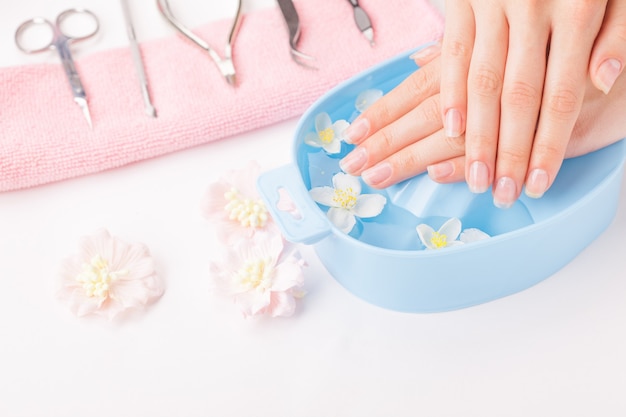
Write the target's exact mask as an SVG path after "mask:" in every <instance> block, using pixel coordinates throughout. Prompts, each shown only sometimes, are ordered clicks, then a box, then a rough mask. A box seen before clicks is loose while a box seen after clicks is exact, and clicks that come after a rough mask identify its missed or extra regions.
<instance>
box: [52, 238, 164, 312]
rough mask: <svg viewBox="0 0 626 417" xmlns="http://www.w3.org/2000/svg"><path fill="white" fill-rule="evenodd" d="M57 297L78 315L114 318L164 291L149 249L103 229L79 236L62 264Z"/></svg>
mask: <svg viewBox="0 0 626 417" xmlns="http://www.w3.org/2000/svg"><path fill="white" fill-rule="evenodd" d="M60 278H61V289H60V291H59V294H58V295H59V298H61V299H62V300H65V301H67V302H68V304H69V307H70V310H71V311H72V312H73V313H74V314H76V315H77V316H79V317H80V316H85V315H88V314H97V315H103V316H106V317H108V318H109V320H111V319H113V318H114V317H115V316H116V315H117V314H119V313H121V312H122V311H124V310H126V309H129V308H142V307H144V306H146V305H147V304H148V303H150V302H152V301H154V300H156V299H158V298H159V297H160V296H161V295H162V294H163V286H162V284H161V281H160V280H159V279H158V277H157V275H156V272H155V269H154V261H153V260H152V257H151V256H150V252H149V251H148V248H147V247H146V246H145V245H143V244H141V243H135V244H128V243H126V242H124V241H122V240H120V239H118V238H115V237H113V236H111V235H110V234H109V232H108V231H107V230H105V229H103V230H100V231H98V232H96V233H95V234H93V235H92V236H86V237H83V238H82V239H81V242H80V246H79V251H78V254H75V255H73V256H71V257H69V258H67V259H65V260H64V261H63V263H62V266H61V273H60Z"/></svg>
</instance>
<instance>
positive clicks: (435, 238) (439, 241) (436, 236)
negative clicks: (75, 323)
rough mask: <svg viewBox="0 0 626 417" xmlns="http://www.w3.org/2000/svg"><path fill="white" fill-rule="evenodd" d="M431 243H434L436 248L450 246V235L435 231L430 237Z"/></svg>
mask: <svg viewBox="0 0 626 417" xmlns="http://www.w3.org/2000/svg"><path fill="white" fill-rule="evenodd" d="M430 243H432V244H433V246H434V247H435V249H441V248H445V247H446V246H448V236H446V235H444V234H442V233H439V232H434V233H433V235H432V237H431V238H430Z"/></svg>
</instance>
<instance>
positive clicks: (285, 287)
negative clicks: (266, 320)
mask: <svg viewBox="0 0 626 417" xmlns="http://www.w3.org/2000/svg"><path fill="white" fill-rule="evenodd" d="M304 266H305V263H304V261H303V260H302V259H301V258H300V256H299V254H298V253H297V252H295V251H293V250H292V248H291V246H289V247H286V246H285V242H284V240H283V238H282V236H280V235H278V234H275V235H266V236H265V237H264V239H261V240H257V241H256V242H255V243H253V242H251V241H250V240H242V241H240V242H239V243H238V244H237V245H233V246H231V247H229V248H228V249H227V252H226V254H225V256H223V257H222V258H221V261H220V262H212V263H211V266H210V272H211V277H212V279H213V284H214V287H215V289H216V290H217V291H219V292H221V293H222V294H224V295H226V296H229V297H232V298H233V301H234V302H235V304H237V305H238V306H239V308H240V309H241V311H242V313H243V314H244V316H246V317H248V316H254V315H263V314H267V315H270V316H272V317H278V316H283V317H287V316H291V315H292V314H293V313H294V311H295V307H296V301H295V299H296V298H300V297H302V296H303V292H302V291H301V290H300V289H299V288H300V287H302V285H303V284H304V275H303V272H302V268H303V267H304Z"/></svg>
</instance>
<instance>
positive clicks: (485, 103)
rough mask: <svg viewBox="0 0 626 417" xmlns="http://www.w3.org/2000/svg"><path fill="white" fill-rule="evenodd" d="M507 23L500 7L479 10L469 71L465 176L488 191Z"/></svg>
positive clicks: (477, 188) (478, 190) (495, 144)
mask: <svg viewBox="0 0 626 417" xmlns="http://www.w3.org/2000/svg"><path fill="white" fill-rule="evenodd" d="M508 31H509V29H508V25H507V22H506V18H505V15H504V11H503V10H502V9H500V8H499V7H497V6H496V7H490V8H488V9H485V10H476V42H475V44H474V52H473V54H472V63H471V64H470V70H469V75H468V89H467V105H468V110H467V129H466V132H465V153H466V156H467V163H468V166H467V167H466V168H465V176H466V179H467V185H468V186H469V189H470V191H472V192H474V193H483V192H485V191H487V190H488V189H489V188H490V186H491V184H492V182H493V176H494V167H495V160H496V151H497V148H498V133H499V128H500V98H501V94H502V83H503V78H504V65H505V61H506V53H507V45H508Z"/></svg>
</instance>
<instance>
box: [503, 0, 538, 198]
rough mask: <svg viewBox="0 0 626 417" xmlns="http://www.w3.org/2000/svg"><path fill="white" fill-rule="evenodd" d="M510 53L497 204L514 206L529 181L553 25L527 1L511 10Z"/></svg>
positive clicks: (506, 80) (505, 76) (505, 86)
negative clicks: (526, 180)
mask: <svg viewBox="0 0 626 417" xmlns="http://www.w3.org/2000/svg"><path fill="white" fill-rule="evenodd" d="M509 15H510V16H511V17H510V18H509V27H510V30H509V50H508V53H507V58H506V71H505V75H504V84H503V87H502V98H501V116H500V133H499V139H498V147H497V153H496V164H495V175H494V178H495V188H494V191H493V200H494V205H495V206H496V207H500V208H507V207H510V206H512V205H513V203H515V200H517V198H518V197H519V194H520V192H521V190H522V187H523V184H524V181H525V179H526V170H527V168H528V161H529V160H530V154H531V150H532V144H533V139H534V136H535V130H536V128H537V120H538V118H539V108H540V105H541V96H542V90H543V85H544V77H545V68H546V48H547V45H548V41H549V37H550V21H549V20H548V19H547V18H546V17H544V16H546V14H545V13H543V12H542V9H540V8H539V9H538V8H536V7H530V5H529V4H528V3H527V2H519V3H516V7H514V8H513V9H512V10H509Z"/></svg>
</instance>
